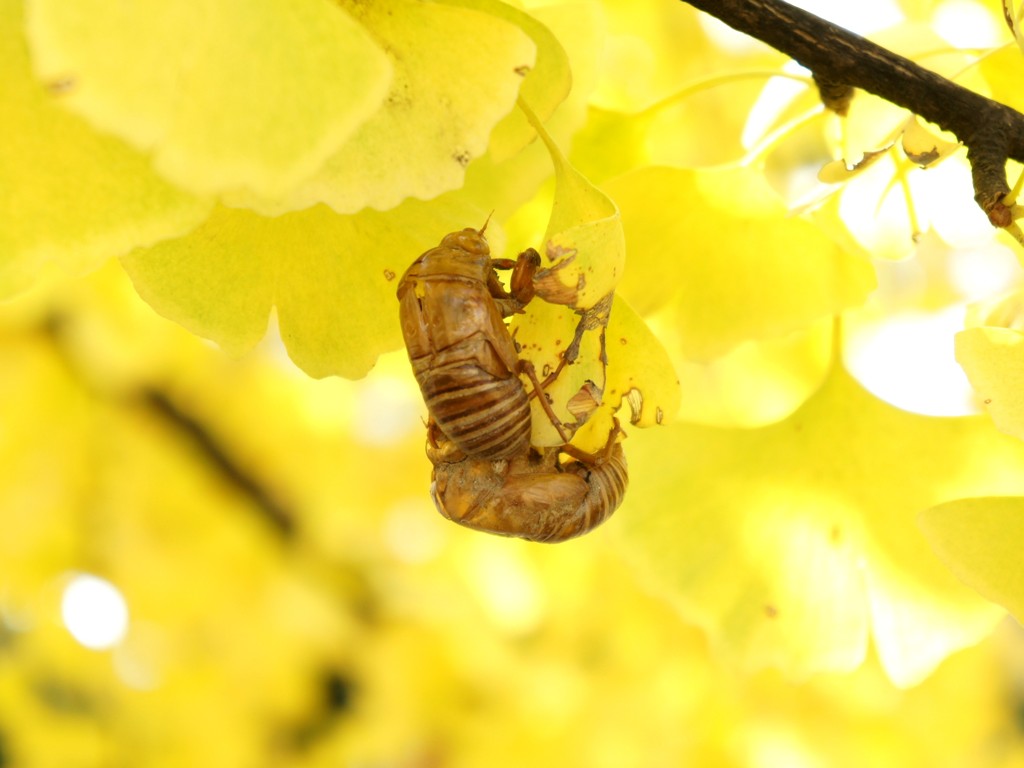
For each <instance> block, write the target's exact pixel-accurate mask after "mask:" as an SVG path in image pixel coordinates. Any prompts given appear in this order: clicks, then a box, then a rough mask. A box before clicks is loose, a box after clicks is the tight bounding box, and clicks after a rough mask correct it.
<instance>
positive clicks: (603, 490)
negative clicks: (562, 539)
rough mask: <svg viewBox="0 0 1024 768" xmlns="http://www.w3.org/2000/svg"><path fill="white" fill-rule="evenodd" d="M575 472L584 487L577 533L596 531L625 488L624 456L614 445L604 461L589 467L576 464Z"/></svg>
mask: <svg viewBox="0 0 1024 768" xmlns="http://www.w3.org/2000/svg"><path fill="white" fill-rule="evenodd" d="M576 473H577V474H579V475H580V476H582V477H585V478H586V480H587V486H588V490H587V496H586V498H585V499H584V500H583V503H582V504H581V505H580V511H581V517H582V524H581V526H580V530H579V531H578V532H577V534H578V533H586V532H587V531H589V530H592V529H593V528H596V527H597V526H599V525H600V524H601V523H603V522H604V521H605V520H607V519H608V518H609V517H611V515H612V512H614V511H615V510H616V509H618V508H619V505H620V504H621V503H622V500H623V499H624V498H625V496H626V488H627V486H628V485H629V474H628V470H627V468H626V454H625V453H623V451H622V446H621V445H618V444H617V445H616V446H615V449H614V450H613V452H612V455H611V458H609V459H608V461H606V462H604V463H603V464H598V465H597V466H593V467H588V466H585V465H583V464H577V465H576Z"/></svg>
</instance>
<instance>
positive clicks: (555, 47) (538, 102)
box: [436, 0, 588, 162]
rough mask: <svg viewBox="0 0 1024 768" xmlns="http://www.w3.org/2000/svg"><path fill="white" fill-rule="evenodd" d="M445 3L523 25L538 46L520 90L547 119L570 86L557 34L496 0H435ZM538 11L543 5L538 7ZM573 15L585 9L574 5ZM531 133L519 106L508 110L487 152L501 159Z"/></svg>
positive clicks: (512, 151)
mask: <svg viewBox="0 0 1024 768" xmlns="http://www.w3.org/2000/svg"><path fill="white" fill-rule="evenodd" d="M436 1H438V2H441V3H443V4H445V5H453V6H457V7H462V8H470V9H475V10H479V11H482V12H484V13H489V14H491V15H493V16H497V17H498V18H501V19H505V20H507V21H509V22H511V23H513V24H515V25H516V26H518V27H520V28H522V30H523V32H525V33H526V34H527V35H529V36H530V39H531V40H533V42H534V44H535V45H536V46H537V60H536V62H535V63H534V65H533V66H532V67H531V68H530V69H529V71H528V72H526V73H525V75H524V77H523V85H522V88H521V90H520V94H521V95H522V97H523V98H524V99H526V101H527V102H528V103H529V104H530V105H531V106H532V107H533V110H534V112H535V113H536V114H537V116H538V117H539V118H540V119H541V120H547V119H548V118H549V117H550V116H551V113H552V112H554V111H555V108H556V107H557V106H558V105H559V104H560V103H562V101H563V100H564V99H565V97H566V96H568V95H569V91H570V89H571V88H572V87H573V72H572V70H570V68H569V58H568V57H567V56H566V52H565V49H564V48H563V47H562V45H561V43H560V42H559V40H558V38H557V37H555V35H554V34H552V31H551V30H550V29H548V27H546V26H545V25H544V24H543V23H541V21H539V20H538V19H537V18H536V17H535V16H534V15H533V12H532V13H524V12H523V11H520V10H519V9H517V8H514V7H513V6H511V5H506V4H505V3H501V2H497V1H496V0H436ZM539 10H540V12H541V13H543V11H544V10H545V9H543V8H542V9H539ZM573 11H574V12H575V15H577V16H578V15H581V14H584V13H587V12H588V11H587V8H585V7H582V6H576V7H575V8H573ZM533 137H534V130H533V128H532V127H531V126H530V124H529V122H528V121H527V120H526V118H525V116H524V115H523V114H522V112H520V111H519V110H518V109H514V110H512V111H511V112H509V113H508V114H507V115H506V116H505V117H504V118H503V119H502V120H501V122H499V123H498V124H497V126H495V128H494V132H493V133H492V134H491V143H490V154H491V155H492V157H493V159H494V160H495V161H498V162H500V161H502V160H504V159H506V158H508V157H511V156H512V155H513V154H515V153H516V152H518V151H519V150H520V149H522V148H523V147H524V146H525V145H526V144H527V143H528V142H529V141H530V140H531V139H532V138H533Z"/></svg>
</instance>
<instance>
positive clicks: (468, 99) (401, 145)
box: [231, 0, 536, 213]
mask: <svg viewBox="0 0 1024 768" xmlns="http://www.w3.org/2000/svg"><path fill="white" fill-rule="evenodd" d="M345 7H347V8H349V9H350V11H351V13H352V14H353V16H355V17H356V18H357V19H358V21H359V23H360V24H362V25H363V26H364V27H365V28H366V29H367V30H368V31H369V32H370V34H371V35H373V37H374V39H375V40H377V41H378V42H379V44H380V45H381V46H382V47H383V48H384V49H385V50H387V52H388V55H389V57H390V58H391V61H392V64H393V67H394V76H393V77H392V80H391V88H390V90H389V91H388V94H387V98H386V99H385V101H384V104H383V106H382V107H381V108H380V109H379V110H378V111H377V112H375V113H374V114H373V116H372V117H371V118H370V119H369V120H367V121H366V122H365V123H364V124H363V125H362V126H361V127H360V128H359V129H358V130H357V131H356V132H355V134H354V135H353V136H352V137H351V138H350V139H349V141H347V142H346V143H345V144H344V146H342V147H341V148H340V149H339V150H338V151H337V152H335V153H334V154H333V155H332V156H331V157H330V158H329V159H328V160H327V162H326V163H324V165H323V167H322V168H321V169H320V170H319V172H317V173H316V174H315V175H314V176H313V177H312V178H310V179H309V180H307V181H306V182H305V183H303V184H302V185H301V186H300V187H299V188H297V189H296V190H295V191H294V192H293V193H292V194H290V195H287V196H285V197H283V198H281V199H278V200H259V199H253V198H252V197H245V196H240V197H232V198H231V202H232V204H246V205H250V206H252V207H254V208H257V209H259V210H262V211H264V212H267V213H277V212H281V211H286V210H294V209H298V208H305V207H307V206H309V205H312V204H314V203H317V202H324V203H326V204H327V205H329V206H330V207H331V208H333V209H334V210H336V211H338V212H339V213H354V212H356V211H359V210H361V209H363V208H366V207H371V208H376V209H378V210H387V209H389V208H394V207H395V206H396V205H398V204H399V203H400V202H402V201H403V200H405V199H406V198H409V197H414V198H418V199H425V200H428V199H432V198H434V197H437V196H438V195H440V194H441V193H443V192H447V191H449V190H453V189H458V188H459V187H461V186H462V183H463V180H464V177H465V173H466V166H468V165H469V164H470V163H471V162H472V161H473V160H474V159H476V158H477V157H480V156H481V155H483V154H484V152H485V151H486V150H487V143H488V141H489V138H490V134H491V131H492V129H493V128H494V126H495V124H496V123H497V122H498V121H499V120H500V119H501V118H502V117H504V116H505V115H506V114H508V113H509V112H510V111H511V110H512V109H513V108H514V106H515V101H516V95H517V94H518V92H519V88H520V87H521V86H522V83H523V78H524V77H525V76H526V73H527V72H528V71H529V70H530V68H531V67H533V65H534V60H535V57H536V47H535V45H534V43H533V41H532V40H531V39H530V38H529V37H528V36H527V34H526V33H525V32H524V31H523V30H522V29H521V28H520V27H518V26H516V25H515V24H512V23H509V22H508V21H505V20H504V19H502V18H499V17H497V16H494V15H491V14H489V13H483V12H480V11H476V10H472V9H471V8H460V7H457V6H454V5H447V4H438V3H425V2H421V1H420V0H389V2H387V3H357V2H354V1H353V2H347V3H346V4H345Z"/></svg>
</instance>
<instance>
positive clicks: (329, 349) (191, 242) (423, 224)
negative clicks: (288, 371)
mask: <svg viewBox="0 0 1024 768" xmlns="http://www.w3.org/2000/svg"><path fill="white" fill-rule="evenodd" d="M485 217H486V213H485V212H483V211H480V210H479V209H476V208H475V207H473V206H471V205H469V204H467V203H465V202H463V200H462V198H460V197H444V198H441V199H439V200H436V201H432V202H430V203H421V202H418V201H408V202H406V203H405V204H403V205H402V206H401V207H399V208H398V209H396V210H394V211H389V212H387V213H379V212H377V211H371V210H367V211H364V212H362V213H359V214H356V215H353V216H342V215H339V214H336V213H334V212H333V211H331V210H330V209H328V208H327V207H325V206H317V207H315V208H310V209H308V210H305V211H300V212H296V213H291V214H286V215H284V216H280V217H277V218H265V217H262V216H259V215H257V214H255V213H252V212H249V211H242V210H235V209H229V208H220V209H218V210H217V211H216V212H215V213H214V215H213V216H212V217H211V218H210V219H209V221H207V222H206V223H205V224H204V225H203V226H201V227H200V228H199V229H197V230H196V231H194V232H193V233H191V234H190V235H189V236H187V237H184V238H180V239H177V240H171V241H168V242H165V243H161V244H160V245H157V246H155V247H153V248H149V249H145V250H139V251H136V252H135V253H132V254H130V255H129V256H127V257H125V258H124V259H123V263H124V266H125V269H126V270H127V271H128V273H129V274H130V275H131V277H132V280H133V281H134V283H135V286H136V288H137V290H138V291H139V293H140V294H141V295H142V297H143V298H144V299H146V301H147V302H149V304H151V305H152V306H153V308H154V309H156V310H157V311H158V312H160V314H162V315H164V316H165V317H168V318H170V319H172V320H175V321H176V322H179V323H181V324H182V325H184V326H185V327H186V328H188V329H189V330H191V331H192V332H194V333H197V334H199V335H201V336H205V337H207V338H210V339H213V340H214V341H216V342H217V343H218V344H220V345H221V346H223V347H224V348H225V349H227V350H228V351H230V352H232V353H242V352H245V351H247V350H248V349H250V348H251V347H252V346H253V345H254V344H256V342H257V341H259V340H260V339H261V338H262V337H263V335H264V333H265V331H266V328H267V320H268V317H269V315H270V309H271V307H272V306H273V307H276V309H277V316H278V322H279V326H280V332H281V338H282V339H283V340H284V343H285V346H286V347H287V348H288V353H289V355H290V356H291V358H292V359H293V360H294V361H295V363H296V364H297V365H298V366H299V367H300V368H302V369H303V370H305V371H306V372H307V373H309V374H310V375H312V376H316V377H320V376H327V375H331V374H337V375H341V376H346V377H349V378H357V377H360V376H363V375H364V374H365V373H366V372H367V371H368V370H369V369H370V368H371V367H372V366H373V363H374V361H375V360H376V359H377V356H378V355H379V354H381V353H382V352H385V351H387V350H390V349H395V348H396V347H398V346H400V345H401V334H400V332H399V327H398V305H397V303H396V301H395V290H396V289H397V287H398V282H397V278H398V277H400V276H401V275H402V273H403V272H405V269H406V267H408V265H409V264H410V263H411V262H412V260H413V259H414V258H416V256H418V255H419V254H420V253H422V252H423V251H424V250H426V249H427V248H429V247H432V246H434V245H436V244H437V242H438V241H439V240H440V239H441V237H442V236H443V235H444V234H445V233H447V232H450V231H453V230H458V229H462V228H463V227H464V226H466V224H467V222H477V221H479V222H482V221H483V220H484V219H485Z"/></svg>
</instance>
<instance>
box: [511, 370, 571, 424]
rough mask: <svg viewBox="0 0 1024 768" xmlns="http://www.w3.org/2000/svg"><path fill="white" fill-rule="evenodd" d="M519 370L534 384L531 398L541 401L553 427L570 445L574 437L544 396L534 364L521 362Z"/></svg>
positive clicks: (541, 405)
mask: <svg viewBox="0 0 1024 768" xmlns="http://www.w3.org/2000/svg"><path fill="white" fill-rule="evenodd" d="M519 370H520V371H522V372H523V373H525V374H526V375H527V376H528V377H529V379H530V381H531V382H532V383H533V392H531V393H530V397H536V398H537V399H538V400H539V401H540V407H541V408H543V409H544V413H546V414H547V415H548V419H550V421H551V425H552V426H553V427H554V428H555V429H556V430H558V436H559V437H560V438H561V439H562V442H563V443H568V442H569V440H570V439H571V437H572V436H571V435H570V434H569V433H568V432H566V431H565V427H563V426H562V422H561V421H559V420H558V417H557V416H556V415H555V411H554V409H553V408H552V407H551V403H549V402H548V399H547V397H546V396H545V395H544V388H543V386H542V385H541V383H540V379H538V378H537V370H536V369H535V368H534V367H533V363H531V362H530V361H529V360H520V361H519Z"/></svg>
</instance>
